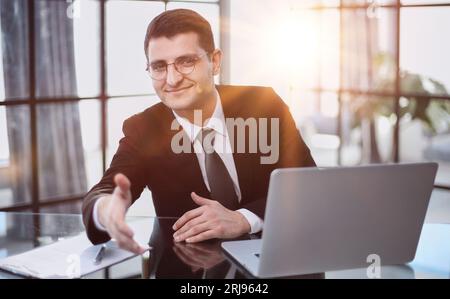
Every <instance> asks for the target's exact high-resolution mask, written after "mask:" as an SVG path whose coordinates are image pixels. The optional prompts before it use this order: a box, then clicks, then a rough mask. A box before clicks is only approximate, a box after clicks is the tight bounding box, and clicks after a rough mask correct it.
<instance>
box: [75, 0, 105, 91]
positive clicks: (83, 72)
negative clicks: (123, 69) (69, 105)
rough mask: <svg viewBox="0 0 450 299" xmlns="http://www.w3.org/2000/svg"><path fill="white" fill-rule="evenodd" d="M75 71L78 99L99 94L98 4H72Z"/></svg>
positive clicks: (85, 1)
mask: <svg viewBox="0 0 450 299" xmlns="http://www.w3.org/2000/svg"><path fill="white" fill-rule="evenodd" d="M72 6H73V15H74V17H73V32H74V55H75V71H76V78H77V91H78V96H79V97H94V96H97V95H98V94H100V3H99V1H96V0H83V1H80V0H78V1H76V2H73V5H72Z"/></svg>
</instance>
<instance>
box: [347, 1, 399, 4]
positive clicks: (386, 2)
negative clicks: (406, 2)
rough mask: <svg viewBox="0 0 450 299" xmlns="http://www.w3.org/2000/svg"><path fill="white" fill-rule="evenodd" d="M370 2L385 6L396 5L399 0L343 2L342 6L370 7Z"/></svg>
mask: <svg viewBox="0 0 450 299" xmlns="http://www.w3.org/2000/svg"><path fill="white" fill-rule="evenodd" d="M370 2H374V5H376V4H377V3H378V5H383V4H395V3H396V2H397V0H375V1H368V0H343V1H342V5H368V4H370Z"/></svg>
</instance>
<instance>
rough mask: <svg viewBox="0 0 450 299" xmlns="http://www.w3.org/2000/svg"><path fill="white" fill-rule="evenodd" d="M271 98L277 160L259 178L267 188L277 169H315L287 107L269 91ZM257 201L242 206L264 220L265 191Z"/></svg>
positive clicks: (267, 166)
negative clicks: (277, 148) (277, 123)
mask: <svg viewBox="0 0 450 299" xmlns="http://www.w3.org/2000/svg"><path fill="white" fill-rule="evenodd" d="M270 93H271V97H272V99H273V101H271V103H272V104H271V105H269V107H271V109H270V110H271V116H270V117H272V118H274V117H275V118H279V124H280V128H279V136H280V138H279V158H278V161H277V162H276V163H275V164H272V165H266V166H265V167H266V171H265V175H263V176H261V177H260V181H259V184H261V185H263V186H264V185H265V186H267V187H268V185H269V180H270V173H271V172H272V170H274V169H277V168H288V167H315V166H316V163H315V161H314V159H313V157H312V156H311V152H310V150H309V148H308V146H307V145H306V144H305V142H304V141H303V138H302V136H301V134H300V131H299V130H298V129H297V127H296V125H295V121H294V119H293V117H292V115H291V113H290V111H289V107H288V106H287V105H286V104H285V103H284V101H283V100H282V99H281V98H280V97H279V96H278V95H277V94H276V93H275V91H273V89H270ZM267 189H268V188H266V190H265V193H264V194H262V195H261V196H260V197H259V199H258V200H255V201H252V202H250V203H248V204H247V205H245V206H244V208H246V209H248V210H250V211H252V212H253V213H255V214H256V215H258V216H259V217H260V218H261V219H264V212H265V207H266V200H267V191H268V190H267Z"/></svg>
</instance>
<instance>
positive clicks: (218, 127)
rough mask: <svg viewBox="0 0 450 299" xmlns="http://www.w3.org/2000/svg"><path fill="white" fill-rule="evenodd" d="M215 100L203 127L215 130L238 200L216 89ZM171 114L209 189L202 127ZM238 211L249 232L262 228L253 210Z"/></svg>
mask: <svg viewBox="0 0 450 299" xmlns="http://www.w3.org/2000/svg"><path fill="white" fill-rule="evenodd" d="M216 96H217V101H216V105H215V108H214V112H213V114H212V116H211V118H210V119H209V120H208V122H207V123H206V124H205V126H204V128H209V129H213V130H214V131H215V138H214V150H215V151H216V152H217V154H218V155H219V157H220V158H221V159H222V161H223V162H224V164H225V167H226V169H227V170H228V173H229V174H230V176H231V179H232V181H233V185H234V190H235V192H236V194H237V197H238V200H239V201H240V200H241V198H242V194H241V189H240V187H239V180H238V175H237V171H236V166H235V164H234V159H233V152H232V149H231V143H230V138H229V137H228V131H227V127H226V125H225V116H224V114H223V110H222V103H221V101H220V97H219V93H218V92H217V91H216ZM172 112H173V114H174V116H175V118H176V120H177V122H178V123H179V124H180V125H181V126H182V128H183V130H184V131H185V132H186V134H187V136H188V137H189V140H190V141H191V142H193V148H194V151H195V153H196V155H197V159H198V163H199V166H200V170H201V172H202V176H203V181H204V183H205V185H206V187H207V188H208V190H209V191H211V189H210V187H209V183H208V178H207V174H206V167H205V152H204V150H203V146H202V144H201V141H200V140H199V138H198V134H199V133H200V131H201V130H202V127H199V126H197V125H195V124H192V123H191V122H189V121H188V120H187V119H185V118H183V117H181V116H179V115H178V114H177V113H176V112H175V111H173V110H172ZM201 120H202V122H204V121H205V119H203V118H202V119H201ZM97 204H98V202H96V203H95V205H94V211H93V218H94V223H95V226H96V227H97V228H98V229H100V230H105V228H104V227H103V226H102V225H101V224H100V222H99V221H98V214H97V213H98V212H97V210H98V207H97ZM237 211H238V212H239V213H241V214H242V215H243V216H244V217H245V219H247V221H248V223H249V224H250V233H251V234H254V233H257V232H259V231H261V230H262V227H263V220H262V219H261V218H259V217H258V216H257V215H256V214H254V213H253V212H250V211H249V210H247V209H239V210H237Z"/></svg>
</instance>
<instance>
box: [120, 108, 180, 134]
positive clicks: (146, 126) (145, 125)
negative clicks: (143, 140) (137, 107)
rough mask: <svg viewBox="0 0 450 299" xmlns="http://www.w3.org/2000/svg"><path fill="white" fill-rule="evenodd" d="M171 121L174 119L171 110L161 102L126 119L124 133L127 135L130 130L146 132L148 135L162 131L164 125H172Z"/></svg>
mask: <svg viewBox="0 0 450 299" xmlns="http://www.w3.org/2000/svg"><path fill="white" fill-rule="evenodd" d="M171 119H173V115H172V112H171V110H170V109H169V108H167V107H166V106H165V105H164V104H163V103H162V102H159V103H157V104H154V105H152V106H150V107H149V108H147V109H145V110H143V111H141V112H139V113H136V114H134V115H132V116H130V117H129V118H127V119H125V121H124V122H123V131H124V133H126V131H130V130H131V131H142V130H144V131H145V132H146V133H150V132H151V131H152V130H158V128H159V129H160V128H161V126H163V125H170V120H171ZM135 133H136V132H135Z"/></svg>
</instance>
